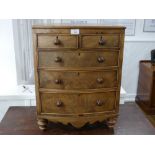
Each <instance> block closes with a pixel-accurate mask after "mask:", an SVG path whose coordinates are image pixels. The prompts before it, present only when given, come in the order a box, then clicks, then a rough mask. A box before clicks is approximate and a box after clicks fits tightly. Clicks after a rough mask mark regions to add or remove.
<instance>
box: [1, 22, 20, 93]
mask: <svg viewBox="0 0 155 155" xmlns="http://www.w3.org/2000/svg"><path fill="white" fill-rule="evenodd" d="M16 85H17V78H16V65H15V52H14V41H13V28H12V20H0V92H2V93H4V92H5V91H8V90H9V89H12V88H13V87H15V86H16Z"/></svg>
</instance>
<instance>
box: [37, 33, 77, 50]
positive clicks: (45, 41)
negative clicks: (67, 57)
mask: <svg viewBox="0 0 155 155" xmlns="http://www.w3.org/2000/svg"><path fill="white" fill-rule="evenodd" d="M38 48H54V49H59V48H61V49H63V48H67V49H70V48H78V37H77V36H70V35H39V36H38Z"/></svg>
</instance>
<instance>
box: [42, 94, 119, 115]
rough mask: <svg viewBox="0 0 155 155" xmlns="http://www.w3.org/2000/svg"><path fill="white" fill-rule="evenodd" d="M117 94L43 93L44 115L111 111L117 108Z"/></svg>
mask: <svg viewBox="0 0 155 155" xmlns="http://www.w3.org/2000/svg"><path fill="white" fill-rule="evenodd" d="M115 100H116V92H104V93H86V94H63V93H53V94H52V93H42V94H41V107H42V110H41V111H42V113H51V114H52V113H53V114H85V113H94V112H104V111H111V110H114V108H115Z"/></svg>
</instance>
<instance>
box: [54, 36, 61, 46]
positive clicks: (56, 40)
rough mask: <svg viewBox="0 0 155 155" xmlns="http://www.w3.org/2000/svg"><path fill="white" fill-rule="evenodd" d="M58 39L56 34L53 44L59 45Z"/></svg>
mask: <svg viewBox="0 0 155 155" xmlns="http://www.w3.org/2000/svg"><path fill="white" fill-rule="evenodd" d="M60 43H61V42H60V40H59V38H58V36H56V39H55V41H54V45H60Z"/></svg>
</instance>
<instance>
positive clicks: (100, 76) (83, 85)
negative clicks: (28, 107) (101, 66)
mask: <svg viewBox="0 0 155 155" xmlns="http://www.w3.org/2000/svg"><path fill="white" fill-rule="evenodd" d="M39 74H40V87H41V88H48V89H97V88H113V87H117V71H116V70H112V71H45V70H40V71H39Z"/></svg>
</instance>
